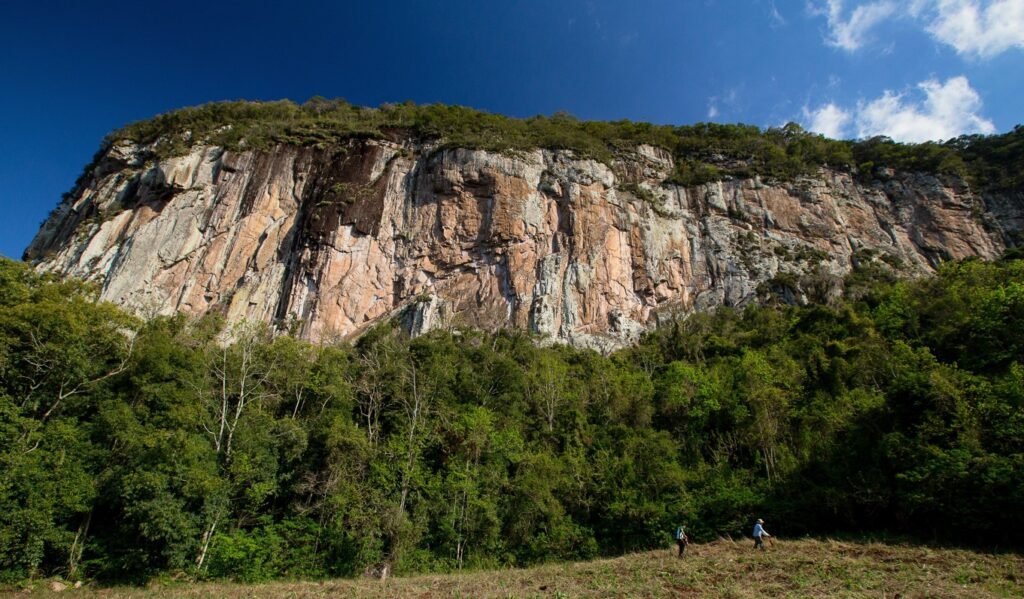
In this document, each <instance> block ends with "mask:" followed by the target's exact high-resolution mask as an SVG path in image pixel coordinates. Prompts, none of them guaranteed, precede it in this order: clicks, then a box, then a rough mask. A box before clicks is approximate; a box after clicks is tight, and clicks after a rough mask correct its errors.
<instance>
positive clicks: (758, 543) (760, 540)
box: [754, 518, 772, 551]
mask: <svg viewBox="0 0 1024 599" xmlns="http://www.w3.org/2000/svg"><path fill="white" fill-rule="evenodd" d="M764 537H768V538H769V539H770V538H772V536H771V535H770V534H768V531H767V530H765V529H764V520H762V519H760V518H758V519H757V522H756V523H755V524H754V549H760V550H761V551H764Z"/></svg>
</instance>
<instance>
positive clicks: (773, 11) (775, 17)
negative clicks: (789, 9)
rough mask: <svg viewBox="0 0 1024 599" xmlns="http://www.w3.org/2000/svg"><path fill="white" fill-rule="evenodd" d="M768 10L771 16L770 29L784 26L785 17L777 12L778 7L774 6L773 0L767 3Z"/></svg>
mask: <svg viewBox="0 0 1024 599" xmlns="http://www.w3.org/2000/svg"><path fill="white" fill-rule="evenodd" d="M768 11H769V14H770V15H771V18H772V22H771V28H772V29H776V28H778V27H785V26H786V19H785V17H783V16H782V13H780V12H779V9H778V7H776V6H775V0H771V2H769V3H768Z"/></svg>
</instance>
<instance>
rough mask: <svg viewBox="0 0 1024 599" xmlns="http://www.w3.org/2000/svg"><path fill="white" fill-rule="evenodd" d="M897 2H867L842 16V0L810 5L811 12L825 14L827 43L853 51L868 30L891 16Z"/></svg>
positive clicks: (863, 39)
mask: <svg viewBox="0 0 1024 599" xmlns="http://www.w3.org/2000/svg"><path fill="white" fill-rule="evenodd" d="M897 8H898V6H897V4H896V3H895V2H890V1H889V0H877V1H875V2H868V3H867V4H862V5H860V6H858V7H856V8H854V9H853V11H852V12H851V13H850V14H849V16H848V17H846V18H844V17H843V13H844V12H845V11H844V10H843V0H828V1H827V3H826V5H825V6H824V7H821V6H819V5H814V4H812V5H810V9H811V13H812V14H817V15H825V18H826V19H827V20H828V28H829V35H828V37H827V38H826V39H825V41H826V42H828V44H829V45H832V46H835V47H837V48H842V49H843V50H846V51H847V52H853V51H854V50H857V49H859V48H860V47H861V46H863V45H864V43H865V40H866V38H867V35H868V32H869V31H871V29H872V28H873V27H874V26H875V25H877V24H879V23H881V22H882V21H884V20H886V19H888V18H890V17H892V16H893V15H894V14H896V12H897Z"/></svg>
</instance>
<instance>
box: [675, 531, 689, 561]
mask: <svg viewBox="0 0 1024 599" xmlns="http://www.w3.org/2000/svg"><path fill="white" fill-rule="evenodd" d="M689 544H690V537H688V536H686V526H685V525H684V526H679V527H677V528H676V547H678V548H679V557H683V554H685V553H686V546H687V545H689Z"/></svg>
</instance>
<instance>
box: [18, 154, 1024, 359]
mask: <svg viewBox="0 0 1024 599" xmlns="http://www.w3.org/2000/svg"><path fill="white" fill-rule="evenodd" d="M148 150H149V149H148V148H146V147H141V146H136V145H133V144H129V143H123V142H122V143H120V144H116V145H114V146H112V147H110V148H109V149H108V150H107V151H106V152H105V154H104V155H103V156H102V157H101V158H100V159H99V160H98V161H97V162H96V163H95V164H94V165H93V168H92V169H91V171H90V172H89V173H87V175H86V176H85V177H84V178H83V180H82V181H81V182H80V184H79V185H78V186H77V187H76V189H74V190H73V192H72V193H71V194H69V195H68V197H67V198H65V200H64V201H63V202H62V203H61V204H60V205H59V206H58V207H57V209H56V210H55V211H54V212H53V214H52V215H51V216H50V218H49V219H48V220H47V222H46V223H45V224H44V225H43V227H42V229H41V230H40V232H39V233H38V235H37V236H36V238H35V239H34V240H33V242H32V244H31V245H30V247H29V248H28V250H27V251H26V259H29V260H32V261H35V262H37V264H38V268H40V269H42V270H47V271H52V272H57V273H62V274H68V275H75V276H79V277H84V278H87V279H94V280H97V281H99V282H101V284H102V298H103V299H105V300H109V301H113V302H115V303H118V304H121V305H123V306H125V307H127V308H129V309H130V310H132V311H135V312H137V313H140V314H143V315H155V314H169V313H173V312H177V311H184V312H188V313H191V314H203V313H206V312H209V311H220V312H223V313H224V314H225V315H226V316H227V317H228V319H229V320H231V321H237V320H242V319H250V320H262V321H268V322H272V323H275V324H276V325H277V326H280V327H287V328H289V329H291V330H297V331H298V333H299V334H300V336H302V337H304V338H307V339H311V340H314V341H321V340H330V339H332V338H336V337H350V336H353V335H357V334H358V333H360V332H361V331H363V330H364V329H365V328H367V327H368V326H370V325H372V324H374V323H375V322H378V321H379V320H381V319H382V318H386V317H389V316H391V315H399V314H400V315H402V317H403V319H404V321H405V322H406V324H407V325H408V326H409V327H410V328H411V329H412V330H413V331H414V332H419V331H422V330H426V329H430V328H434V327H440V326H455V325H468V326H475V327H481V328H485V329H491V330H493V329H498V328H501V327H517V328H522V329H528V330H531V331H534V332H537V333H542V334H547V335H550V336H552V337H554V338H556V339H559V340H564V341H567V342H570V343H573V344H576V345H581V346H589V347H595V348H598V349H610V348H613V347H616V346H619V345H622V344H624V343H627V342H629V341H631V340H633V339H635V338H636V337H637V336H638V335H639V334H640V333H641V332H642V331H643V330H644V328H646V327H649V326H652V325H653V324H655V323H656V322H657V319H658V318H659V316H665V315H671V314H677V313H680V312H682V313H685V312H688V311H692V310H695V309H701V308H706V307H711V306H715V305H720V304H728V305H740V304H743V303H745V302H749V301H752V300H753V299H755V298H756V297H757V295H758V293H759V290H760V291H761V292H764V291H765V290H766V289H774V290H775V291H776V292H779V293H783V294H785V295H787V296H790V297H791V298H792V299H794V300H796V301H800V300H801V299H802V298H803V294H804V293H805V292H806V291H807V290H808V289H810V288H816V289H818V290H819V292H821V290H822V289H824V291H823V293H826V294H827V293H832V292H835V290H836V289H837V288H836V286H835V282H836V281H838V280H839V279H840V278H841V277H842V276H843V275H845V274H846V273H847V272H849V271H850V269H851V268H852V267H853V265H854V264H855V263H857V262H863V261H884V262H886V263H887V264H890V265H893V266H894V267H895V268H897V269H899V270H902V271H904V272H906V273H910V274H915V273H927V272H930V271H931V270H932V269H933V268H934V267H935V266H936V265H937V264H938V263H939V262H940V261H941V260H944V259H958V258H964V257H967V256H981V257H984V258H993V257H996V256H998V255H999V254H1000V253H1001V252H1002V251H1003V250H1004V248H1005V245H1006V240H1007V239H1008V238H1009V237H1008V236H1009V235H1011V234H1015V233H1016V232H1018V231H1019V230H1020V228H1021V226H1022V225H1024V219H1022V213H1021V211H1020V209H1019V207H1020V206H1021V205H1022V202H1021V198H1020V197H1019V195H1018V196H1016V197H1009V196H996V197H986V198H982V197H980V196H978V195H976V194H974V193H972V192H971V191H970V190H968V189H967V187H966V186H965V185H963V184H962V183H959V182H957V181H949V180H940V179H938V178H935V177H932V176H928V175H922V174H908V173H891V172H886V173H880V176H879V178H877V179H876V181H875V182H873V183H872V184H870V185H864V184H860V183H858V182H856V181H855V180H854V179H853V178H852V177H851V176H850V175H849V174H847V173H843V172H838V171H831V170H828V169H822V170H820V171H819V174H818V176H817V177H814V178H803V179H798V180H796V181H795V182H792V183H782V184H772V185H768V184H764V183H762V182H760V181H759V180H757V179H746V180H731V181H724V182H719V183H711V184H707V185H701V186H696V187H691V188H683V187H677V186H673V185H663V184H662V181H664V180H665V178H666V176H667V175H668V174H669V172H671V169H672V166H673V165H672V157H671V156H670V155H669V154H668V153H666V152H664V151H662V150H660V149H656V148H652V147H648V146H640V147H639V148H637V149H636V151H635V152H632V153H628V154H624V155H620V158H618V159H617V160H616V161H615V162H614V163H613V164H611V165H610V166H609V165H605V164H603V163H599V162H595V161H591V160H580V159H576V158H574V155H573V154H572V152H568V151H548V150H535V151H532V152H526V153H514V154H503V153H492V152H487V151H480V150H465V149H444V150H435V148H432V147H430V146H424V145H418V144H415V143H412V142H405V143H395V142H388V141H376V140H353V141H351V142H349V143H348V144H347V145H346V146H343V147H340V148H335V149H332V150H319V149H313V148H299V147H294V146H277V147H276V148H274V149H272V150H260V151H244V152H234V151H225V150H223V149H221V148H217V147H207V146H196V147H194V148H192V150H191V152H190V153H189V154H187V155H185V156H181V157H178V158H171V159H166V160H162V161H157V162H154V161H147V158H146V157H147V156H149V155H150V153H149V152H148Z"/></svg>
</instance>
